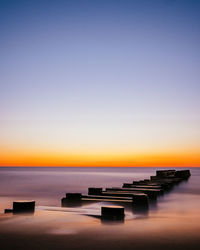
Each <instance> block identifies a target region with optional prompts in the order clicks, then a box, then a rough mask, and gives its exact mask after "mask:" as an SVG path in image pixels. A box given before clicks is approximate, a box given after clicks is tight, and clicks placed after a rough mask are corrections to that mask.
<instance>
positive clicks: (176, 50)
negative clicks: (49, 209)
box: [0, 0, 200, 167]
mask: <svg viewBox="0 0 200 250" xmlns="http://www.w3.org/2000/svg"><path fill="white" fill-rule="evenodd" d="M199 44H200V1H198V0H196V1H195V0H187V1H185V0H177V1H176V0H157V1H156V0H146V1H145V0H132V1H129V0H123V1H122V0H115V1H112V0H106V1H104V0H99V1H98V0H96V1H95V0H93V1H92V0H91V1H89V0H80V1H78V0H72V1H67V0H66V1H64V0H56V1H53V0H48V1H47V0H40V1H39V0H26V1H23V0H17V1H16V0H0V166H121V167H123V166H172V167H177V166H191V167H200V82H199V77H200V46H199Z"/></svg>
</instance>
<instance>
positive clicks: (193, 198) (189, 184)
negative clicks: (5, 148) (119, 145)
mask: <svg viewBox="0 0 200 250" xmlns="http://www.w3.org/2000/svg"><path fill="white" fill-rule="evenodd" d="M168 169H169V168H168ZM181 169H183V168H181ZM156 170H157V168H0V212H1V213H2V214H1V215H0V233H1V234H2V235H3V234H4V238H5V237H11V236H8V234H9V235H10V234H11V233H12V237H15V236H13V233H14V235H16V234H19V233H21V234H22V235H24V234H27V233H32V234H37V233H38V234H40V235H54V237H56V235H60V236H62V235H65V236H67V237H71V238H68V239H67V240H68V242H71V240H72V239H73V237H78V238H77V240H79V238H81V239H82V241H84V242H85V243H84V244H85V248H89V247H91V249H98V247H97V245H96V243H95V242H97V241H98V238H96V236H97V235H99V237H100V238H101V242H102V240H104V241H105V242H104V243H105V244H107V242H106V241H109V242H110V241H111V242H112V243H113V244H114V242H115V241H116V239H118V240H119V241H120V240H121V241H120V242H121V243H119V244H117V245H116V246H115V248H116V249H121V248H123V247H124V245H127V244H128V243H127V242H129V241H130V244H131V242H132V241H133V242H134V243H135V244H136V242H137V244H138V245H137V246H138V247H141V249H145V248H146V247H147V246H146V245H145V242H144V239H145V240H146V241H147V242H152V247H153V248H154V249H155V248H156V247H157V248H158V249H159V247H160V246H162V247H163V244H164V245H165V246H166V249H167V247H168V248H169V247H172V249H173V247H174V249H177V247H180V248H181V249H190V247H191V245H192V247H193V248H195V247H197V246H198V244H199V243H200V241H199V239H200V233H199V232H200V226H199V221H200V215H199V212H200V199H199V198H200V185H199V183H200V169H199V168H191V169H190V171H191V177H190V178H189V180H188V181H184V182H182V183H180V184H179V185H177V186H176V187H175V188H174V189H173V190H172V191H170V192H169V193H167V194H165V195H163V196H161V197H159V199H158V201H157V203H154V204H151V206H150V209H149V211H145V212H143V213H141V212H140V213H138V212H136V211H133V210H132V209H130V208H127V207H126V208H125V214H126V216H125V221H124V222H123V223H119V224H118V223H117V224H116V223H114V225H113V223H106V224H105V223H104V222H102V221H101V220H100V219H99V218H98V216H99V215H100V209H101V206H102V205H104V204H107V203H104V202H103V203H92V204H87V205H86V206H83V207H75V208H73V207H72V208H61V207H60V200H61V198H62V197H63V196H65V193H66V192H81V193H83V194H86V193H87V189H88V187H92V186H93V187H103V188H105V187H113V186H114V187H120V186H121V185H122V184H123V183H124V182H132V181H133V180H140V179H144V178H148V177H149V176H151V175H155V172H156ZM16 199H35V200H36V204H37V209H36V212H35V214H34V215H33V216H13V215H10V214H6V215H5V214H3V209H4V208H7V207H11V206H12V201H13V200H16ZM109 204H112V203H109ZM5 233H6V234H5ZM93 234H94V235H95V237H94V239H93V241H91V240H88V241H87V240H86V239H89V238H88V237H89V236H91V235H93ZM72 235H73V237H72ZM74 235H76V236H74ZM12 237H11V238H12ZM38 237H39V236H37V238H38ZM15 240H16V239H15ZM16 241H17V240H16ZM65 241H66V239H63V244H65ZM17 242H18V241H17ZM41 242H43V238H40V243H41ZM122 243H123V244H122ZM17 244H19V242H18V243H17ZM27 244H28V243H27ZM44 244H46V243H44ZM57 244H60V241H59V243H57ZM70 244H72V245H71V246H72V248H73V249H79V248H78V245H76V242H71V243H70ZM102 244H103V243H102ZM120 244H121V248H120ZM170 244H171V245H170ZM142 246H143V247H142ZM175 246H176V248H175ZM45 247H48V248H49V247H51V246H46V245H45ZM102 247H104V248H105V246H102ZM29 248H30V247H29ZM8 249H10V248H8ZM30 249H31V248H30ZM54 249H55V246H54ZM99 249H101V248H99ZM127 249H128V245H127ZM130 249H131V247H130ZM197 249H198V247H197Z"/></svg>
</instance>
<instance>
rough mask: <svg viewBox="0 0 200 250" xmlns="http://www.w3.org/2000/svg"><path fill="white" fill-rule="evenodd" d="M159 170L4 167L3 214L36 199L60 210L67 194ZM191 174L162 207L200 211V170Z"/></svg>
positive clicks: (0, 179)
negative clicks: (21, 202)
mask: <svg viewBox="0 0 200 250" xmlns="http://www.w3.org/2000/svg"><path fill="white" fill-rule="evenodd" d="M157 169H158V168H42V167H41V168H32V167H31V168H19V167H12V168H3V167H2V168H0V212H2V211H3V209H4V208H5V206H11V204H12V201H13V200H15V199H35V200H36V201H37V205H48V206H59V205H60V199H61V198H62V197H63V196H64V195H65V193H66V192H81V193H83V194H87V189H88V187H93V186H94V187H103V188H105V187H120V186H121V185H122V183H124V182H132V181H133V180H140V179H144V178H149V176H150V175H155V172H156V170H157ZM159 169H161V168H159ZM163 169H164V168H163ZM168 169H169V168H168ZM181 169H184V168H181ZM190 171H191V174H192V175H191V177H190V179H189V180H188V181H187V182H184V183H181V184H180V185H179V186H177V187H176V188H175V189H174V190H173V192H171V193H170V194H168V195H165V196H164V197H163V198H161V200H160V202H159V204H164V203H165V208H166V209H169V208H170V209H172V210H173V209H180V210H181V211H185V210H186V211H188V210H189V209H195V208H196V209H199V208H200V206H199V200H200V199H199V198H200V169H199V168H191V169H190ZM166 201H168V202H167V203H166ZM161 207H162V206H161ZM161 207H159V206H158V208H161Z"/></svg>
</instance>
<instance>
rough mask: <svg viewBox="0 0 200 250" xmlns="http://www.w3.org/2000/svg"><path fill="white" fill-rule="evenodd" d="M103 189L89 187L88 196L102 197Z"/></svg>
mask: <svg viewBox="0 0 200 250" xmlns="http://www.w3.org/2000/svg"><path fill="white" fill-rule="evenodd" d="M102 191H103V189H102V188H94V187H89V188H88V194H89V195H101V194H102Z"/></svg>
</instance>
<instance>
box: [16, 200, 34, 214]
mask: <svg viewBox="0 0 200 250" xmlns="http://www.w3.org/2000/svg"><path fill="white" fill-rule="evenodd" d="M34 211H35V201H33V200H31V201H28V200H21V201H14V202H13V213H14V214H18V213H34Z"/></svg>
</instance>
